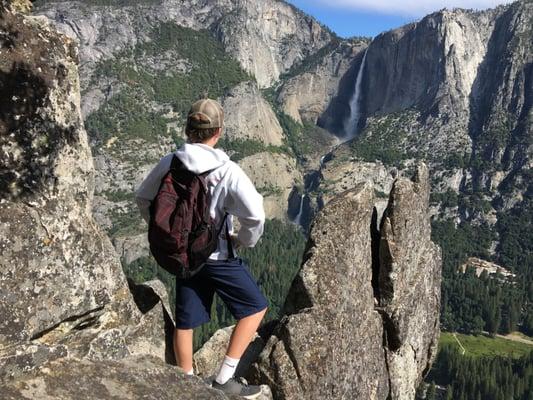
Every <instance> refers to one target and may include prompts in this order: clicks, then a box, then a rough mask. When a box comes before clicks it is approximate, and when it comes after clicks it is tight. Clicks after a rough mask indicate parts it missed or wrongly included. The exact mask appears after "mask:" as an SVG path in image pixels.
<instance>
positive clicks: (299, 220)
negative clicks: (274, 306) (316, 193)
mask: <svg viewBox="0 0 533 400" xmlns="http://www.w3.org/2000/svg"><path fill="white" fill-rule="evenodd" d="M304 198H305V194H303V195H302V197H301V199H300V209H299V210H298V214H296V217H295V218H294V223H295V224H296V225H299V226H302V214H303V210H304Z"/></svg>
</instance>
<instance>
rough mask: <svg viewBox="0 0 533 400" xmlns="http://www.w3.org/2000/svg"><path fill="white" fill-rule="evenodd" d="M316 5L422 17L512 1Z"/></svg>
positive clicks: (356, 0)
mask: <svg viewBox="0 0 533 400" xmlns="http://www.w3.org/2000/svg"><path fill="white" fill-rule="evenodd" d="M312 1H313V2H314V3H315V4H319V5H324V6H328V7H335V8H342V9H351V10H360V11H374V12H379V13H383V14H396V15H398V14H399V15H403V16H411V17H422V16H424V15H426V14H429V13H431V12H433V11H437V10H440V9H442V8H448V9H452V8H456V7H459V8H473V9H476V10H482V9H486V8H492V7H495V6H497V5H499V4H505V3H510V2H511V1H512V0H333V1H331V0H312Z"/></svg>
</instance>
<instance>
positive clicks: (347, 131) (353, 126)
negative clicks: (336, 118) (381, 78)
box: [341, 50, 368, 142]
mask: <svg viewBox="0 0 533 400" xmlns="http://www.w3.org/2000/svg"><path fill="white" fill-rule="evenodd" d="M367 54H368V50H365V54H364V55H363V60H362V61H361V66H360V67H359V72H358V73H357V78H356V80H355V89H354V92H353V95H352V98H351V99H350V115H349V116H348V118H346V120H345V121H344V136H343V137H342V138H341V139H342V140H343V141H344V142H346V141H348V140H350V139H353V138H354V137H355V135H356V134H357V133H358V132H357V131H358V125H359V120H360V119H361V92H362V90H361V83H362V82H363V75H364V72H365V64H366V63H365V61H366V55H367Z"/></svg>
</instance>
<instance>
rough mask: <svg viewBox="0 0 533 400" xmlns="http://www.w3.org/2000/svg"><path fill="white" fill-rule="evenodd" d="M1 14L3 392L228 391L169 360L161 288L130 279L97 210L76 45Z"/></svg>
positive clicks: (208, 394) (14, 395)
mask: <svg viewBox="0 0 533 400" xmlns="http://www.w3.org/2000/svg"><path fill="white" fill-rule="evenodd" d="M0 13H1V15H0V47H1V48H2V53H3V57H2V59H1V61H0V87H2V88H3V89H2V90H3V92H2V93H3V95H4V96H5V99H8V101H5V102H2V103H1V107H0V131H1V138H2V139H1V140H2V142H1V145H2V149H3V151H2V165H6V166H7V167H8V168H6V169H4V170H3V171H2V175H1V177H0V183H1V188H2V190H1V201H0V222H1V223H0V231H1V239H0V248H1V249H2V251H1V253H0V254H1V255H0V265H1V272H0V314H1V315H2V316H3V318H2V321H1V322H0V392H1V393H2V398H5V399H35V398H54V399H73V398H79V397H80V396H83V397H86V398H89V399H102V398H109V397H119V398H123V399H135V398H139V397H142V396H145V395H150V393H153V391H154V387H163V386H164V387H167V388H169V391H168V393H167V394H164V395H162V396H159V398H165V396H166V397H168V398H171V397H172V398H174V396H175V393H181V394H182V395H183V396H185V397H187V396H188V397H189V398H193V397H195V398H196V397H198V398H221V399H222V398H225V397H224V396H222V395H221V394H220V393H219V392H216V391H213V390H210V389H208V388H207V387H206V386H205V385H203V384H202V382H201V381H200V380H195V379H185V378H184V376H183V374H182V373H181V372H180V371H179V370H178V369H177V368H175V367H173V366H172V365H169V364H172V363H173V362H174V361H173V351H172V344H171V342H170V341H169V340H168V339H169V335H170V334H171V332H172V331H171V330H172V329H173V322H172V317H171V316H170V311H169V310H170V308H169V306H168V300H167V296H166V290H165V288H164V287H163V286H162V284H161V283H160V282H158V281H156V282H146V283H144V284H142V285H140V286H135V285H134V284H128V282H127V281H126V278H125V276H124V274H123V272H122V268H121V265H120V262H119V260H118V257H117V255H116V253H115V252H114V250H113V247H112V246H111V243H110V241H109V238H108V237H107V236H106V235H105V234H104V233H103V232H102V230H101V228H99V227H98V225H97V224H96V223H95V221H94V220H93V218H92V216H91V206H92V204H91V203H92V191H93V188H94V186H93V185H94V181H93V176H94V168H93V162H92V157H91V152H90V149H89V146H88V142H87V135H86V133H85V130H84V128H83V123H82V119H81V113H80V92H79V82H78V71H77V63H78V58H77V49H76V46H75V44H74V43H73V42H72V40H70V39H69V38H67V37H65V36H63V35H60V34H58V33H57V32H56V31H55V30H54V29H53V28H52V27H51V26H50V25H49V24H48V23H47V22H46V21H45V20H43V19H42V18H34V17H24V16H21V15H19V14H13V13H11V12H9V11H7V10H6V9H5V8H4V5H3V4H2V5H0ZM130 286H131V287H130ZM132 294H133V295H132ZM167 363H168V364H167ZM104 370H105V371H106V374H105V375H106V377H104V376H103V375H102V371H104ZM131 377H135V379H131ZM140 377H142V379H139V378H140Z"/></svg>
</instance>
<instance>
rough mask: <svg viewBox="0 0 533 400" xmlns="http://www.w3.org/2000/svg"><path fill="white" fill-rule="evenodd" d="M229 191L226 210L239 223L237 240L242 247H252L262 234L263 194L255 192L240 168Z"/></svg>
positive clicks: (263, 220)
mask: <svg viewBox="0 0 533 400" xmlns="http://www.w3.org/2000/svg"><path fill="white" fill-rule="evenodd" d="M229 193H230V196H231V201H230V202H229V203H228V212H229V213H230V214H232V215H235V216H236V217H237V218H238V219H239V223H240V225H241V229H240V230H239V233H238V234H237V242H238V244H240V245H241V246H243V247H254V246H255V244H256V243H257V241H258V240H259V238H260V237H261V235H262V234H263V228H264V224H265V211H264V209H263V196H261V195H260V194H259V193H257V190H256V189H255V186H254V184H253V183H252V181H251V180H250V178H248V176H246V174H245V173H244V171H242V170H241V169H240V168H238V169H237V171H236V173H235V176H234V179H232V181H231V184H230V185H229Z"/></svg>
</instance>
